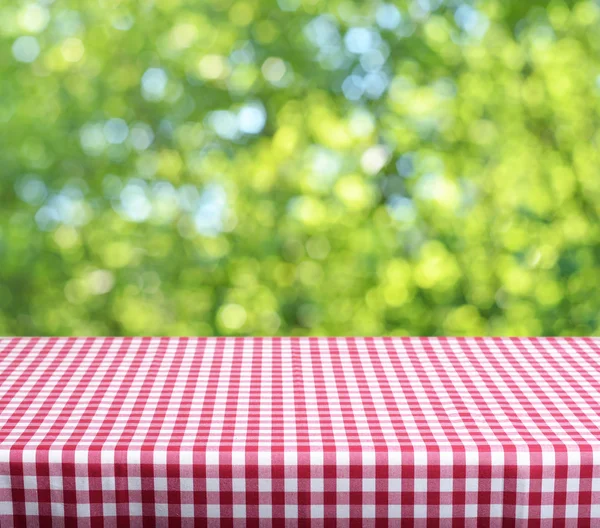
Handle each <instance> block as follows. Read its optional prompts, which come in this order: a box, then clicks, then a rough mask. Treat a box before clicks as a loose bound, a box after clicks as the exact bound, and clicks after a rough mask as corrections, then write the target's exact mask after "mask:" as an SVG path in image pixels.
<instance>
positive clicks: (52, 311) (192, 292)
mask: <svg viewBox="0 0 600 528" xmlns="http://www.w3.org/2000/svg"><path fill="white" fill-rule="evenodd" d="M0 94H1V97H0V171H1V177H2V180H1V181H2V184H1V185H0V333H2V334H12V335H32V334H48V335H67V334H73V335H82V334H91V335H132V334H133V335H135V334H144V335H217V334H219V335H248V334H251V335H273V334H280V335H326V334H328V335H376V334H394V335H402V334H410V335H472V334H489V335H525V334H530V335H539V334H544V335H552V334H556V335H559V334H560V335H567V334H594V333H598V332H599V331H600V321H599V316H598V314H599V312H600V296H598V295H597V291H598V285H599V284H598V283H599V281H600V273H599V270H600V223H599V216H600V171H599V167H600V149H599V147H600V132H599V130H600V128H599V125H600V3H598V2H596V1H590V0H587V1H579V2H566V3H565V2H561V1H552V2H531V1H527V2H523V1H517V0H512V1H506V0H502V1H501V0H493V1H475V2H471V1H470V0H469V1H467V2H465V3H461V2H458V1H446V2H444V1H442V0H414V1H411V2H403V1H399V2H396V3H395V4H384V3H379V2H373V1H358V0H356V1H354V2H352V1H350V0H341V1H340V0H331V1H328V2H325V1H318V0H279V1H278V2H275V1H274V0H237V1H236V0H201V1H200V2H198V1H190V0H154V1H151V0H150V1H148V2H133V1H125V0H123V1H118V0H102V1H98V2H93V1H83V0H64V1H62V0H56V1H54V2H52V0H45V1H41V2H39V3H31V2H21V1H17V0H8V3H6V2H4V3H2V5H1V6H0Z"/></svg>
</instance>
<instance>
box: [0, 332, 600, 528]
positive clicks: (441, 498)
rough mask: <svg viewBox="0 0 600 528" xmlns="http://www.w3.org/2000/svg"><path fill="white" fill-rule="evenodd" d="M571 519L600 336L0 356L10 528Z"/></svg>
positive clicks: (597, 475)
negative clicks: (14, 527)
mask: <svg viewBox="0 0 600 528" xmlns="http://www.w3.org/2000/svg"><path fill="white" fill-rule="evenodd" d="M577 520H579V522H580V524H579V525H581V526H589V525H590V523H591V525H592V526H600V339H594V338H547V339H542V338H539V339H517V338H511V339H508V338H503V339H499V338H493V339H492V338H439V339H434V338H421V339H420V338H273V339H271V338H199V339H196V338H52V339H50V338H2V339H0V526H1V527H2V528H9V527H12V526H27V527H29V526H50V525H52V526H123V527H125V526H142V524H143V525H144V526H167V525H168V526H238V525H239V526H296V525H300V526H309V525H310V526H323V525H324V524H325V523H326V522H329V525H330V526H331V522H332V521H334V522H335V525H336V526H361V527H362V526H400V525H406V526H425V525H427V526H438V525H439V526H461V527H462V526H473V527H475V526H478V527H479V526H500V525H504V526H514V525H523V524H527V525H530V526H560V525H565V524H566V525H567V526H573V525H577V522H576V521H577ZM309 521H310V522H309ZM532 521H535V522H532ZM581 523H583V524H581Z"/></svg>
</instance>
